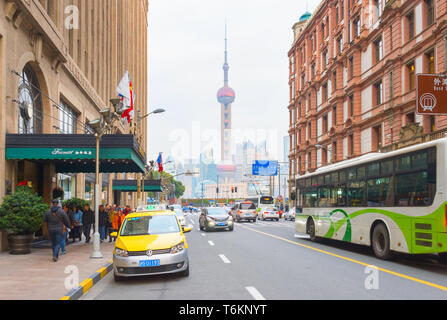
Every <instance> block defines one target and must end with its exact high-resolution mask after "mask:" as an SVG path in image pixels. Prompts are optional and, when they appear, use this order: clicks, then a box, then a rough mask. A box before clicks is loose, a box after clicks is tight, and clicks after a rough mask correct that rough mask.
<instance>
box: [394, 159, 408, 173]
mask: <svg viewBox="0 0 447 320" xmlns="http://www.w3.org/2000/svg"><path fill="white" fill-rule="evenodd" d="M408 169H411V158H410V156H403V157H400V158H398V159H397V160H396V170H399V171H402V170H408Z"/></svg>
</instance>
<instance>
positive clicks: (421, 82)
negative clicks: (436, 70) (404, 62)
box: [416, 74, 447, 115]
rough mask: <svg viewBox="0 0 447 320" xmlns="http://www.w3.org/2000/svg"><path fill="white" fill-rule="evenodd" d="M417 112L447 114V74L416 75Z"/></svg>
mask: <svg viewBox="0 0 447 320" xmlns="http://www.w3.org/2000/svg"><path fill="white" fill-rule="evenodd" d="M416 91H417V96H416V104H417V107H416V113H417V114H425V115H447V75H439V74H417V75H416Z"/></svg>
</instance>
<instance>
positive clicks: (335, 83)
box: [332, 71, 337, 92]
mask: <svg viewBox="0 0 447 320" xmlns="http://www.w3.org/2000/svg"><path fill="white" fill-rule="evenodd" d="M332 83H333V86H332V92H334V91H335V90H337V71H334V72H332Z"/></svg>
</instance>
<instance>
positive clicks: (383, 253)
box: [372, 223, 393, 260]
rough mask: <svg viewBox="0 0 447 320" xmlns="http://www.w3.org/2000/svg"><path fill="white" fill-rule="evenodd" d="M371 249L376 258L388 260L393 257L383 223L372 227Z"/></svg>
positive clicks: (386, 230)
mask: <svg viewBox="0 0 447 320" xmlns="http://www.w3.org/2000/svg"><path fill="white" fill-rule="evenodd" d="M372 249H373V251H374V254H375V255H376V257H377V258H380V259H383V260H389V259H391V258H392V257H393V254H392V252H391V250H390V234H389V232H388V229H387V227H386V226H385V225H384V224H383V223H379V224H378V225H376V226H375V227H374V230H373V233H372Z"/></svg>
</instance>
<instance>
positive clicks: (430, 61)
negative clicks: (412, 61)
mask: <svg viewBox="0 0 447 320" xmlns="http://www.w3.org/2000/svg"><path fill="white" fill-rule="evenodd" d="M425 58H426V59H427V73H430V74H434V73H435V53H434V51H430V52H429V53H426V54H425Z"/></svg>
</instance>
